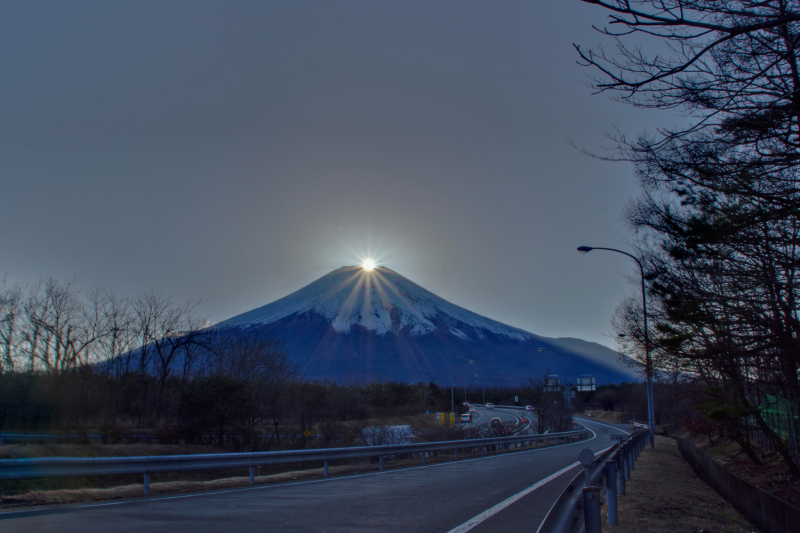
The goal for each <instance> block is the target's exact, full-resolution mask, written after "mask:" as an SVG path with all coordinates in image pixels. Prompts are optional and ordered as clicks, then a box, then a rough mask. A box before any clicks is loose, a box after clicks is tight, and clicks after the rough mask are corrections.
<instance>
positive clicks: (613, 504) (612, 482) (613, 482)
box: [606, 459, 617, 526]
mask: <svg viewBox="0 0 800 533" xmlns="http://www.w3.org/2000/svg"><path fill="white" fill-rule="evenodd" d="M606 501H607V502H608V517H607V521H608V525H610V526H615V525H617V462H616V461H614V460H613V459H611V460H608V461H606Z"/></svg>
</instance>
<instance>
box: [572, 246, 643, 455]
mask: <svg viewBox="0 0 800 533" xmlns="http://www.w3.org/2000/svg"><path fill="white" fill-rule="evenodd" d="M592 250H608V251H609V252H617V253H618V254H622V255H627V256H628V257H630V258H631V259H633V260H634V261H636V264H638V265H639V271H640V272H641V274H642V310H643V311H644V357H645V366H644V368H645V375H646V376H647V425H648V428H649V434H650V447H651V448H655V447H656V436H655V432H656V426H655V418H656V417H655V409H654V408H653V368H652V364H651V361H650V336H649V335H648V332H647V291H646V289H645V284H644V267H643V266H642V262H641V261H639V258H638V257H636V256H634V255H631V254H629V253H628V252H623V251H622V250H617V249H616V248H599V247H594V246H578V251H579V252H580V253H582V254H587V253H589V252H591V251H592Z"/></svg>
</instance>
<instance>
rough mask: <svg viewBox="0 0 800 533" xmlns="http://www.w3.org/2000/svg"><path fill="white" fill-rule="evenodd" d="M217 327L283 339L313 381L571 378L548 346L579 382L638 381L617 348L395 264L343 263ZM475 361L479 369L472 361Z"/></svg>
mask: <svg viewBox="0 0 800 533" xmlns="http://www.w3.org/2000/svg"><path fill="white" fill-rule="evenodd" d="M215 327H216V328H218V329H220V330H227V329H231V328H236V329H247V330H259V331H263V332H264V334H266V335H272V336H273V337H275V338H278V339H281V340H282V341H283V342H284V343H285V345H286V347H287V348H288V350H289V354H290V356H291V357H292V358H293V360H294V362H295V363H296V364H297V365H298V366H299V367H300V369H301V371H302V372H303V374H304V375H305V377H306V378H308V379H329V380H331V381H335V382H351V381H357V382H364V381H371V380H396V381H406V382H419V381H424V382H427V381H435V382H438V383H447V382H449V381H451V379H452V380H454V381H456V382H457V383H460V384H466V383H474V384H478V385H518V384H520V383H522V382H524V381H525V379H526V378H527V377H528V376H533V377H536V378H541V377H542V376H543V375H544V374H545V373H548V372H550V373H556V374H563V371H559V369H562V368H563V362H562V360H561V358H560V356H559V355H558V354H556V353H554V352H552V351H543V352H539V351H538V349H539V348H545V349H555V350H558V351H560V352H562V353H563V354H564V355H565V357H566V358H567V377H568V380H569V381H570V382H573V383H574V382H575V380H576V377H577V375H579V374H584V373H587V374H592V375H594V376H595V378H596V379H597V381H598V383H604V382H619V381H623V380H629V381H630V380H632V379H636V378H635V376H634V374H633V373H632V372H631V371H629V370H628V369H626V368H624V367H623V366H621V365H620V364H619V363H618V362H617V361H616V356H617V355H618V354H616V352H613V351H611V350H609V349H608V348H605V347H603V346H600V345H597V344H594V343H586V342H585V341H580V340H579V339H547V338H545V337H540V336H537V335H534V334H532V333H529V332H526V331H523V330H521V329H518V328H513V327H511V326H507V325H505V324H502V323H500V322H497V321H494V320H491V319H489V318H486V317H484V316H481V315H478V314H476V313H473V312H471V311H468V310H467V309H464V308H462V307H459V306H457V305H454V304H452V303H450V302H448V301H446V300H444V299H442V298H440V297H438V296H436V295H435V294H433V293H431V292H430V291H428V290H426V289H424V288H423V287H420V286H419V285H417V284H416V283H414V282H412V281H410V280H409V279H407V278H405V277H403V276H401V275H400V274H398V273H397V272H394V271H393V270H390V269H388V268H385V267H380V268H376V269H375V270H373V271H366V270H364V269H363V268H361V267H342V268H340V269H337V270H334V271H333V272H331V273H329V274H327V275H325V276H323V277H321V278H320V279H318V280H316V281H314V282H312V283H310V284H309V285H307V286H305V287H303V288H301V289H300V290H298V291H296V292H294V293H292V294H290V295H288V296H286V297H284V298H281V299H280V300H277V301H275V302H273V303H271V304H268V305H265V306H263V307H260V308H257V309H254V310H252V311H249V312H246V313H243V314H241V315H238V316H236V317H233V318H231V319H229V320H226V321H225V322H221V323H219V324H217V325H216V326H215ZM569 341H576V342H577V343H578V344H579V346H578V345H575V343H574V342H573V343H572V346H571V345H570V342H569ZM581 343H582V344H581ZM609 352H610V354H614V356H613V357H612V356H611V355H610V354H609ZM468 360H472V363H471V364H470V363H464V362H465V361H468ZM460 363H464V364H460ZM456 365H458V366H456ZM454 366H456V367H455V368H454ZM476 374H477V376H476ZM451 375H452V377H451ZM456 378H458V379H456Z"/></svg>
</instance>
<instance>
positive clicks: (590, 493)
mask: <svg viewBox="0 0 800 533" xmlns="http://www.w3.org/2000/svg"><path fill="white" fill-rule="evenodd" d="M583 520H584V527H585V530H586V533H600V527H601V526H600V489H599V488H597V487H586V488H585V489H583Z"/></svg>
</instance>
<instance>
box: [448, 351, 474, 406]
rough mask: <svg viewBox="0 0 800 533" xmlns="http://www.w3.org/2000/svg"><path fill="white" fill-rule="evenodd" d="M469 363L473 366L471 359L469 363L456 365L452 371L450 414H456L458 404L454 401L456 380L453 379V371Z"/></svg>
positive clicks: (464, 362)
mask: <svg viewBox="0 0 800 533" xmlns="http://www.w3.org/2000/svg"><path fill="white" fill-rule="evenodd" d="M467 363H469V364H472V359H470V360H469V361H461V362H460V363H456V364H454V365H453V367H452V368H451V369H450V412H451V413H455V412H456V404H455V400H454V399H453V392H454V390H455V387H456V384H455V379H454V378H453V371H454V370H455V369H456V367H459V366H461V365H466V364H467Z"/></svg>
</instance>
